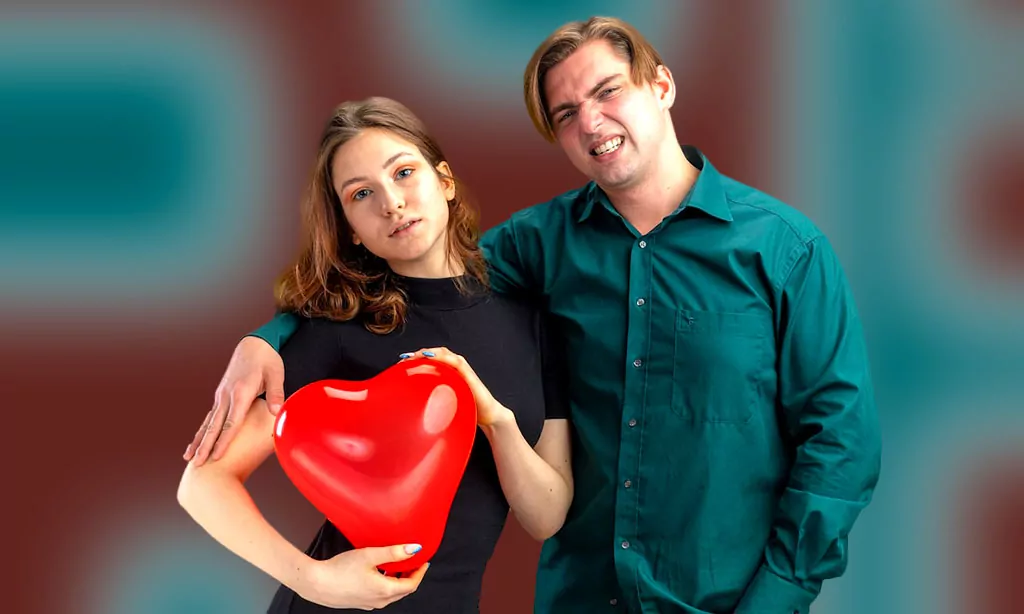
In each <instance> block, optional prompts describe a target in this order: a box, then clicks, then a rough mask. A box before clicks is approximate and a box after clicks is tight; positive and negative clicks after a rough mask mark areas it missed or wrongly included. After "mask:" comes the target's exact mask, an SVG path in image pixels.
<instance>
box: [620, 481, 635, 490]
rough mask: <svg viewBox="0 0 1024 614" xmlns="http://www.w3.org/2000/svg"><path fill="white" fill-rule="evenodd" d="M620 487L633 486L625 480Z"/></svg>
mask: <svg viewBox="0 0 1024 614" xmlns="http://www.w3.org/2000/svg"><path fill="white" fill-rule="evenodd" d="M622 485H623V486H625V487H626V488H629V487H630V486H632V485H633V482H631V481H630V480H626V481H625V482H623V483H622Z"/></svg>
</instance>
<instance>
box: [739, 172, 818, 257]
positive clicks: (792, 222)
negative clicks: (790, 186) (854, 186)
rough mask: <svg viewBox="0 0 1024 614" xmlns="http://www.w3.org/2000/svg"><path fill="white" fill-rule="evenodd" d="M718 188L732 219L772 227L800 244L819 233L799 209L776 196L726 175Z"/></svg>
mask: <svg viewBox="0 0 1024 614" xmlns="http://www.w3.org/2000/svg"><path fill="white" fill-rule="evenodd" d="M722 188H723V189H724V191H725V197H726V200H728V202H729V208H730V209H731V210H732V213H733V216H734V218H735V219H736V221H738V222H740V223H741V224H750V225H752V226H757V227H760V230H764V227H765V226H768V227H774V228H775V229H777V230H780V231H782V232H783V233H784V234H788V235H790V236H791V237H792V239H794V240H796V241H799V242H801V243H807V242H809V241H813V240H814V239H816V238H817V237H819V236H821V234H822V232H821V230H820V229H819V228H818V227H817V225H815V223H814V222H813V221H811V219H810V218H809V217H808V216H807V215H806V214H805V213H803V212H802V211H800V210H799V209H797V208H796V207H793V206H792V205H789V204H787V203H785V202H783V201H781V200H779V199H778V198H776V197H774V196H772V195H771V194H768V193H766V192H763V191H761V190H758V189H757V188H754V187H751V186H749V185H747V184H744V183H742V182H740V181H737V180H735V179H732V178H730V177H725V176H723V177H722Z"/></svg>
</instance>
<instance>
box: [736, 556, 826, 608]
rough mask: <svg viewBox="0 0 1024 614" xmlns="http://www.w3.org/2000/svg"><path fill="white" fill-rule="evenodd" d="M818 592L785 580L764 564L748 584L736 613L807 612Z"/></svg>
mask: <svg viewBox="0 0 1024 614" xmlns="http://www.w3.org/2000/svg"><path fill="white" fill-rule="evenodd" d="M815 597H817V595H816V594H814V593H811V592H810V591H808V590H806V589H803V588H801V587H799V586H797V585H796V584H793V583H792V582H789V581H787V580H783V579H782V578H780V577H779V576H777V575H775V574H774V573H772V572H771V571H770V570H769V569H768V568H767V567H765V566H764V565H762V566H761V568H760V569H759V570H758V571H757V575H756V576H754V579H753V581H751V583H750V585H749V586H747V590H746V592H745V593H744V594H743V598H742V599H740V603H739V605H738V606H736V613H735V614H807V611H808V608H810V607H811V602H812V601H814V598H815Z"/></svg>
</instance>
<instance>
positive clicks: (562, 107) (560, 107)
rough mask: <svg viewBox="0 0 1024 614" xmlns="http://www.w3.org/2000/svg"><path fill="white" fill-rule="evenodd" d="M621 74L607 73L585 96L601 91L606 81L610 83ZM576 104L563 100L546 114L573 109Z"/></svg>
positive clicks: (588, 96) (555, 113)
mask: <svg viewBox="0 0 1024 614" xmlns="http://www.w3.org/2000/svg"><path fill="white" fill-rule="evenodd" d="M621 76H622V75H609V76H607V77H605V78H604V79H601V80H600V81H598V82H597V85H595V86H594V87H592V88H590V93H588V94H587V98H593V97H594V95H595V94H597V93H598V92H600V91H601V89H602V88H604V86H606V85H608V83H610V82H611V81H614V80H615V79H618V78H619V77H621ZM577 106H578V105H577V104H576V103H573V102H563V103H562V104H560V105H558V106H557V107H554V108H553V109H551V110H550V111H548V115H551V116H555V115H558V114H559V113H561V112H562V111H566V110H568V109H573V108H575V107H577Z"/></svg>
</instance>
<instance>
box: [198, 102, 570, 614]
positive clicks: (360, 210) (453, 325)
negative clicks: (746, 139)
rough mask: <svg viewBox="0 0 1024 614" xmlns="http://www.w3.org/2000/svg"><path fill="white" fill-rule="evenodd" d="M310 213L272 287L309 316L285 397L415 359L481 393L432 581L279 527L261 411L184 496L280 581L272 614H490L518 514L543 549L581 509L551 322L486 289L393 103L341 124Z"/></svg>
mask: <svg viewBox="0 0 1024 614" xmlns="http://www.w3.org/2000/svg"><path fill="white" fill-rule="evenodd" d="M305 215H306V233H307V234H306V237H305V239H306V241H305V246H304V248H303V250H302V252H301V254H300V256H299V258H298V260H297V262H296V263H295V265H294V266H293V267H291V269H290V270H289V271H288V272H287V273H286V274H285V275H284V276H283V277H282V279H281V280H280V281H279V282H278V285H277V288H276V297H277V302H278V307H279V308H280V309H283V310H290V311H294V312H297V313H300V314H302V315H304V316H307V318H306V319H305V320H304V321H303V323H302V325H301V326H300V328H299V330H297V331H296V333H295V334H294V336H293V337H292V338H291V339H290V340H289V341H288V343H287V345H285V347H284V348H283V349H282V357H283V359H284V364H285V385H286V391H285V392H286V394H291V393H292V392H294V391H295V390H297V389H298V388H300V387H302V386H304V385H305V384H308V383H310V382H313V381H317V380H321V379H347V380H362V379H367V378H369V377H372V376H374V375H375V374H377V373H379V372H380V371H382V370H384V369H386V368H387V367H389V366H391V365H392V364H394V362H395V361H396V360H400V359H405V358H409V357H411V356H413V355H419V356H425V357H428V358H431V359H434V360H439V361H443V362H446V363H448V364H450V365H452V366H454V367H456V368H457V369H458V370H459V371H460V372H461V373H462V375H463V377H465V378H466V380H467V382H469V384H470V388H471V389H472V390H473V394H474V397H475V400H476V403H477V408H478V423H479V425H480V429H481V431H482V432H483V434H484V435H485V437H478V438H477V440H476V443H475V445H474V448H473V450H472V453H471V455H470V460H469V464H468V466H467V467H466V471H465V474H464V476H463V479H462V482H461V483H460V486H459V489H458V491H457V493H456V495H455V499H454V501H453V503H452V506H451V512H450V514H449V517H448V522H447V525H446V530H445V534H444V537H443V539H442V541H441V545H440V547H439V548H438V550H437V553H436V555H435V556H434V557H433V559H432V560H431V561H430V563H429V566H430V572H429V573H425V572H426V566H424V567H422V568H420V569H418V570H417V571H415V572H413V573H412V574H410V575H409V577H406V578H393V577H388V576H384V575H382V574H380V573H379V572H378V571H377V569H376V566H377V565H380V564H383V563H385V562H388V561H391V560H401V559H403V558H408V557H410V556H412V554H414V553H415V552H416V551H418V547H417V546H416V545H415V544H402V545H396V546H394V547H390V548H364V549H359V550H356V549H353V548H352V545H351V544H350V543H349V542H348V541H347V540H346V539H345V537H344V536H342V535H341V533H340V532H339V531H338V530H337V529H336V528H335V527H334V526H333V525H331V524H330V522H325V523H324V525H323V526H322V527H321V529H320V531H319V533H318V535H317V536H316V538H315V540H314V541H313V543H312V544H311V545H310V547H309V548H308V549H307V550H306V552H305V553H302V552H300V551H299V550H298V549H296V548H295V547H294V546H292V545H291V544H290V543H289V542H288V541H287V540H285V539H284V538H283V537H282V536H281V535H280V534H279V533H278V532H277V531H276V530H274V529H273V527H271V526H270V525H269V524H268V523H267V521H266V520H265V519H264V518H263V517H262V515H261V514H260V513H259V511H258V510H257V508H256V507H255V505H254V504H253V502H252V500H251V498H250V497H249V495H248V493H247V491H246V490H245V487H244V485H243V483H244V481H245V479H246V478H247V477H248V476H249V475H250V474H251V473H252V472H253V471H254V470H255V469H256V468H257V467H258V466H259V465H260V464H261V463H262V462H263V461H264V460H266V459H267V458H268V457H269V456H270V455H271V454H272V453H273V439H272V437H271V433H272V427H273V422H274V417H273V416H272V415H271V414H270V413H269V411H268V410H267V409H266V407H265V405H264V402H263V401H262V400H258V401H257V402H256V403H257V404H258V405H259V407H255V406H254V407H253V408H252V410H251V411H249V412H248V415H247V417H246V419H245V423H244V424H243V426H242V429H241V432H240V433H239V434H238V438H237V440H236V441H235V442H233V443H232V445H231V446H230V448H228V450H227V452H226V453H225V455H224V456H223V457H222V458H221V459H220V460H218V461H215V462H210V463H207V464H205V465H203V466H201V467H195V466H194V465H193V464H192V463H190V464H189V466H188V467H187V468H186V470H185V474H184V476H183V477H182V481H181V485H180V487H179V491H178V499H179V501H180V502H181V505H182V506H183V507H184V508H185V509H186V510H187V511H188V512H189V514H191V515H192V517H193V518H194V519H195V520H196V521H197V522H198V523H199V524H200V525H201V526H202V527H203V528H204V529H206V531H207V532H209V533H210V534H211V535H212V536H213V537H214V538H215V539H217V540H218V541H220V542H221V543H222V544H223V545H224V546H226V547H227V548H229V549H230V550H232V551H233V552H235V553H236V554H238V555H239V556H241V557H242V558H244V559H246V560H247V561H249V562H250V563H252V564H253V565H255V566H256V567H258V568H260V569H262V570H263V571H264V572H266V573H268V574H270V575H271V576H273V577H274V578H275V579H276V580H278V581H279V582H281V584H282V586H281V588H280V589H279V590H278V592H277V594H276V595H275V597H274V600H273V602H272V603H271V606H270V610H269V612H271V613H274V614H279V613H286V612H287V613H289V614H299V613H306V612H326V611H329V610H328V608H354V609H359V610H365V609H373V608H384V609H385V610H386V611H388V612H394V613H399V612H418V613H429V612H446V613H447V612H477V611H478V602H479V594H480V585H481V582H482V578H483V573H484V567H485V565H486V563H487V560H488V559H489V558H490V556H491V553H492V552H493V549H494V545H495V543H496V542H497V539H498V536H499V535H500V533H501V530H502V527H503V524H504V520H505V517H506V516H507V513H508V510H509V507H510V506H511V509H512V511H513V512H514V513H515V514H516V517H517V518H518V520H519V522H520V524H522V525H523V527H524V528H525V529H526V530H527V531H528V532H529V533H530V534H531V535H533V536H534V537H535V538H537V539H546V538H547V537H550V536H551V535H552V534H554V533H555V532H556V531H557V530H558V529H559V528H560V527H561V525H562V523H563V521H564V519H565V514H566V512H567V510H568V507H569V503H570V501H571V499H572V476H571V473H570V470H569V430H568V424H567V421H566V406H567V405H566V403H565V401H564V400H563V399H562V398H561V396H560V394H559V386H558V384H560V383H561V382H559V381H558V380H559V378H558V376H557V375H555V374H554V373H553V372H552V371H553V369H552V368H553V366H554V364H555V363H554V360H553V359H552V358H551V357H550V355H549V354H547V355H545V356H542V352H541V348H542V345H543V330H542V327H541V325H540V321H539V316H538V314H537V313H536V312H534V311H533V310H531V309H529V308H527V307H525V306H524V305H520V304H516V303H513V302H511V301H510V300H509V299H507V298H503V297H499V296H497V295H492V294H490V293H488V291H487V286H486V266H485V263H484V261H483V258H482V256H481V254H480V251H479V250H478V249H477V245H476V238H477V234H478V232H477V225H476V215H475V213H474V212H473V210H472V209H471V208H470V207H469V205H468V204H467V202H466V200H465V198H464V196H463V194H462V191H461V188H460V186H459V184H458V182H457V181H456V180H455V178H454V175H453V174H452V172H451V168H450V167H449V165H448V163H447V162H446V161H445V158H444V156H443V154H442V153H441V150H440V148H439V147H438V146H437V143H436V142H435V141H434V140H433V139H432V138H431V137H430V136H429V135H428V134H427V133H426V130H425V129H424V127H423V125H422V124H421V123H420V121H419V120H418V119H417V118H416V117H415V116H414V115H413V114H412V113H411V112H409V110H408V109H406V108H405V107H403V106H402V105H400V104H398V103H397V102H394V101H392V100H388V99H384V98H371V99H368V100H365V101H361V102H349V103H345V104H342V105H341V106H340V107H338V108H337V109H336V110H335V113H334V116H333V118H332V119H331V121H330V123H329V124H328V126H327V128H326V130H325V132H324V135H323V138H322V139H321V144H320V151H319V154H318V156H317V160H316V166H315V170H314V173H313V179H312V185H311V187H310V193H309V196H308V198H307V199H306V203H305ZM448 348H451V349H448ZM414 350H415V351H414ZM455 352H458V353H457V354H456V353H455ZM463 357H465V358H463ZM542 359H543V360H542ZM470 365H472V366H470Z"/></svg>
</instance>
